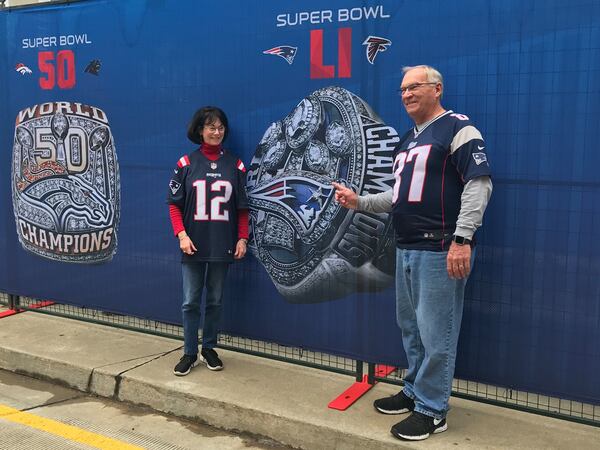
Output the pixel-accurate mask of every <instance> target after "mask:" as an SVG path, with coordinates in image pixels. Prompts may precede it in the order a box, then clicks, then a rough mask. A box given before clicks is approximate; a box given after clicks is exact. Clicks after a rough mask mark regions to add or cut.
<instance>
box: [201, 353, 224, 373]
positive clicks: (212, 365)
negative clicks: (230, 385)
mask: <svg viewBox="0 0 600 450" xmlns="http://www.w3.org/2000/svg"><path fill="white" fill-rule="evenodd" d="M200 361H202V362H203V363H206V367H208V368H209V369H210V370H221V369H223V361H221V360H220V359H219V355H217V352H215V351H214V349H212V348H203V349H202V351H201V352H200Z"/></svg>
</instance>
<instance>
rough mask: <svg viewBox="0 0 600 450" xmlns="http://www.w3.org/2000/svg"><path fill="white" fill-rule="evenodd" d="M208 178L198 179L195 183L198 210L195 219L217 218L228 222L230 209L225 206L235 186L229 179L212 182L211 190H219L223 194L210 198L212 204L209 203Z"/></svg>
mask: <svg viewBox="0 0 600 450" xmlns="http://www.w3.org/2000/svg"><path fill="white" fill-rule="evenodd" d="M206 185H207V183H206V180H196V181H194V183H193V186H194V188H195V189H196V212H195V213H194V220H199V221H204V220H217V221H223V222H227V221H228V220H229V210H227V208H225V207H223V205H225V204H226V203H227V202H228V201H229V199H230V198H231V194H232V193H233V187H232V186H231V183H230V182H229V181H225V180H218V181H214V182H212V183H210V187H209V189H210V191H211V192H217V193H220V194H221V195H217V196H214V197H212V199H210V206H209V205H208V198H207V193H208V192H207V189H206Z"/></svg>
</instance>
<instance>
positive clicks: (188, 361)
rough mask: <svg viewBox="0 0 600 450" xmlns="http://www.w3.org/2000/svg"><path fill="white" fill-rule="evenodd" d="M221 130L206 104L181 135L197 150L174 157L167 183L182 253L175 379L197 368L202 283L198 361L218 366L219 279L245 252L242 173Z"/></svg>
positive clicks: (223, 122) (224, 127)
mask: <svg viewBox="0 0 600 450" xmlns="http://www.w3.org/2000/svg"><path fill="white" fill-rule="evenodd" d="M227 132H228V122H227V116H225V113H224V112H223V111H222V110H220V109H219V108H215V107H212V106H206V107H204V108H201V109H199V110H198V111H196V113H195V114H194V116H193V117H192V121H191V122H190V124H189V126H188V132H187V135H188V138H189V139H190V140H191V141H192V142H194V143H196V144H199V145H200V147H199V148H198V149H197V150H196V151H194V152H192V153H191V154H189V155H184V156H182V157H181V158H180V159H179V161H178V162H177V167H176V168H175V170H174V172H175V173H174V175H173V177H172V179H171V181H170V182H169V194H168V198H167V203H168V204H169V213H170V216H171V224H172V225H173V231H174V233H175V235H176V236H177V237H178V238H179V248H180V250H181V253H182V257H181V262H182V275H183V305H182V308H181V309H182V312H183V335H184V355H183V356H182V357H181V359H180V361H179V363H177V365H176V366H175V369H174V373H175V375H178V376H184V375H187V374H188V373H190V370H191V369H192V368H193V367H194V366H196V365H197V360H198V328H199V326H200V316H201V314H200V299H201V297H202V291H203V289H204V286H205V285H206V306H205V309H204V325H203V327H202V329H203V332H202V351H201V352H200V360H201V361H202V362H204V363H206V366H207V367H208V368H209V369H210V370H221V369H222V368H223V362H222V361H221V360H220V359H219V356H218V355H217V352H216V351H215V350H214V347H215V346H216V344H217V327H218V324H219V319H220V317H221V309H222V305H221V299H222V297H223V287H224V284H225V276H226V275H227V269H228V267H229V264H230V263H232V262H233V260H234V259H241V258H243V257H244V255H245V254H246V245H247V243H248V200H247V197H246V189H245V175H244V172H245V171H246V169H245V168H244V164H243V163H242V162H241V161H240V160H239V159H238V158H237V157H236V156H235V155H233V154H232V153H230V152H229V151H228V150H225V149H224V148H223V147H222V142H223V141H224V140H225V138H226V137H227Z"/></svg>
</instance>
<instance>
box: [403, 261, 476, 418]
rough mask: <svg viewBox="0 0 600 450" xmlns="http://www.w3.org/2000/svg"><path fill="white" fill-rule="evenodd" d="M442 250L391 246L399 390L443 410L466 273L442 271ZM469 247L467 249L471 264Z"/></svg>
mask: <svg viewBox="0 0 600 450" xmlns="http://www.w3.org/2000/svg"><path fill="white" fill-rule="evenodd" d="M447 256H448V252H431V251H423V250H403V249H397V250H396V320H397V322H398V326H399V327H400V329H401V330H402V342H403V344H404V350H405V352H406V357H407V359H408V370H407V372H406V375H405V376H404V389H403V390H404V393H405V394H406V395H407V396H408V397H410V398H412V399H414V400H415V411H417V412H420V413H422V414H426V415H428V416H431V417H435V418H436V419H441V418H443V417H445V416H446V413H447V411H448V400H449V397H450V392H451V390H452V379H453V377H454V365H455V361H456V347H457V343H458V335H459V332H460V323H461V320H462V313H463V303H464V294H465V285H466V283H467V280H466V279H462V280H454V279H451V278H450V277H449V276H448V271H447V268H446V258H447ZM474 256H475V251H474V249H473V252H472V255H471V268H472V267H473V261H474Z"/></svg>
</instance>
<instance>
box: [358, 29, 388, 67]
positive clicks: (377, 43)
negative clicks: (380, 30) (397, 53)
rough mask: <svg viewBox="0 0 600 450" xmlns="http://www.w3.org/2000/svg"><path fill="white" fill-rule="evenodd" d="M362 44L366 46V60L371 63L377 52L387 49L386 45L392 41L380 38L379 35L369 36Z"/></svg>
mask: <svg viewBox="0 0 600 450" xmlns="http://www.w3.org/2000/svg"><path fill="white" fill-rule="evenodd" d="M362 45H366V46H367V50H366V52H367V61H369V63H371V64H373V63H374V62H375V57H376V56H377V54H378V53H379V52H384V51H386V50H387V49H388V46H390V45H392V41H390V40H389V39H386V38H382V37H379V36H369V37H368V38H367V39H365V41H364V42H363V43H362Z"/></svg>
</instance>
